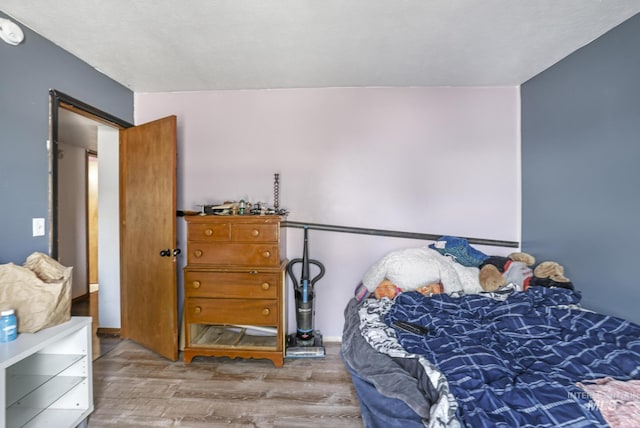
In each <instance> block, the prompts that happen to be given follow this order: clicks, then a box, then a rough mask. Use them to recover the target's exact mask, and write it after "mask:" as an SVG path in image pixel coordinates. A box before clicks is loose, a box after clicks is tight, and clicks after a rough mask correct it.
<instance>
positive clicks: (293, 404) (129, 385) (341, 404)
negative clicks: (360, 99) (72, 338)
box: [88, 340, 363, 428]
mask: <svg viewBox="0 0 640 428" xmlns="http://www.w3.org/2000/svg"><path fill="white" fill-rule="evenodd" d="M325 347H326V351H327V355H326V356H325V357H324V358H322V359H315V358H313V359H312V358H299V359H287V360H286V361H285V364H284V367H283V368H275V367H274V366H273V364H272V363H271V361H268V360H241V359H237V360H231V359H228V358H208V357H196V358H195V359H194V360H193V362H192V363H191V364H184V363H183V362H182V361H181V360H180V361H177V362H171V361H169V360H167V359H165V358H163V357H161V356H159V355H157V354H155V353H154V352H152V351H149V350H147V349H145V348H143V347H142V346H140V345H138V344H136V343H134V342H131V341H129V340H125V341H122V342H121V343H120V344H118V345H117V346H116V348H115V349H113V350H111V351H109V352H107V353H106V354H105V355H103V356H102V357H100V358H98V359H97V360H95V361H94V363H93V375H94V377H93V384H94V387H93V392H94V403H95V411H94V413H93V414H92V415H91V417H90V418H89V425H88V426H89V427H90V428H97V427H113V426H117V427H148V426H153V427H194V428H196V427H222V426H224V427H335V428H338V427H340V428H341V427H345V428H347V427H362V426H363V423H362V419H361V417H360V409H359V405H358V401H357V398H356V393H355V390H354V389H353V385H352V384H351V378H350V376H349V374H348V372H347V371H346V369H345V367H344V363H343V362H342V359H341V357H340V356H339V348H340V345H339V344H338V343H327V344H325Z"/></svg>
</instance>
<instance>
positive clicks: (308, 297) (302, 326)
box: [285, 226, 325, 358]
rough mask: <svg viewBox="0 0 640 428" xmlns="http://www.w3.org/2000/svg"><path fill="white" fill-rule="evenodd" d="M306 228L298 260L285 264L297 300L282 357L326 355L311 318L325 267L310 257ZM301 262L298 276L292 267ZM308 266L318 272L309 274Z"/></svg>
mask: <svg viewBox="0 0 640 428" xmlns="http://www.w3.org/2000/svg"><path fill="white" fill-rule="evenodd" d="M307 231H308V228H307V227H306V226H305V228H304V249H303V252H302V258H301V259H293V260H291V261H290V262H289V263H288V264H287V273H288V274H289V277H290V278H291V282H292V283H293V291H294V294H295V302H296V324H297V330H296V333H294V334H290V335H289V336H287V349H286V352H285V358H322V357H324V355H325V352H324V346H322V334H321V333H320V332H319V331H317V330H314V329H313V317H314V314H315V311H314V305H313V298H314V291H313V287H314V285H315V283H316V282H318V280H319V279H320V278H322V276H323V275H324V266H323V265H322V263H320V262H319V261H317V260H312V259H310V258H309V251H308V248H307V247H308V242H309V241H308V239H307ZM297 264H301V268H300V279H297V278H296V276H295V273H294V266H296V265H297ZM310 265H315V266H316V267H317V268H318V269H319V270H320V271H319V272H318V274H317V275H316V276H315V277H313V278H311V277H310V269H309V267H310Z"/></svg>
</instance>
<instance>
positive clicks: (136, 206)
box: [120, 116, 178, 361]
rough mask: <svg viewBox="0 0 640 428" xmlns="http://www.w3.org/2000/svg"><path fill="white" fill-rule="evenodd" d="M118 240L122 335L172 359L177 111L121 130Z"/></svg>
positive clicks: (175, 337)
mask: <svg viewBox="0 0 640 428" xmlns="http://www.w3.org/2000/svg"><path fill="white" fill-rule="evenodd" d="M120 239H121V246H120V248H121V251H120V266H121V267H120V269H121V306H122V326H121V330H120V334H121V336H122V337H124V338H128V339H131V340H133V341H135V342H138V343H139V344H141V345H142V346H144V347H146V348H149V349H151V350H152V351H155V352H157V353H158V354H160V355H162V356H164V357H166V358H168V359H170V360H172V361H175V360H177V359H178V293H177V291H178V290H177V276H176V274H177V272H176V257H175V256H174V255H173V250H174V249H175V248H176V117H175V116H170V117H167V118H164V119H160V120H156V121H154V122H150V123H146V124H143V125H140V126H135V127H132V128H128V129H122V130H120ZM164 250H170V252H171V255H170V256H163V255H161V252H162V251H164Z"/></svg>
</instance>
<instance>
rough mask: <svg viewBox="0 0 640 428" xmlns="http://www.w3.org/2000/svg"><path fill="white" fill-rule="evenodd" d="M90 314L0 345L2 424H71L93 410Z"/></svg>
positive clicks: (37, 427)
mask: <svg viewBox="0 0 640 428" xmlns="http://www.w3.org/2000/svg"><path fill="white" fill-rule="evenodd" d="M91 321H92V320H91V317H71V319H70V320H69V321H67V322H64V323H61V324H58V325H56V326H53V327H50V328H46V329H42V330H40V331H38V332H36V333H21V334H19V335H18V337H17V339H16V340H14V341H12V342H8V343H3V344H1V345H2V346H0V401H2V405H0V427H2V428H4V427H8V428H16V427H31V428H45V427H47V428H50V427H55V428H67V427H69V428H73V427H77V426H78V425H79V424H81V423H82V422H83V421H85V420H86V419H87V417H88V416H89V415H90V414H91V412H93V384H92V359H91V357H92V353H91V338H92V336H91Z"/></svg>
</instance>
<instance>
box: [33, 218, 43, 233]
mask: <svg viewBox="0 0 640 428" xmlns="http://www.w3.org/2000/svg"><path fill="white" fill-rule="evenodd" d="M33 236H44V219H43V218H34V219H33Z"/></svg>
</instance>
